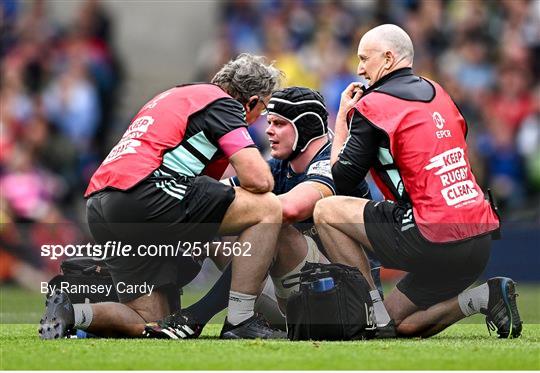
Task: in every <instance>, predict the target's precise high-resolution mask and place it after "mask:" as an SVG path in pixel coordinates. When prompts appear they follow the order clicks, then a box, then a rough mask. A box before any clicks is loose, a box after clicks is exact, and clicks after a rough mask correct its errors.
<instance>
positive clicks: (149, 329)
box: [143, 310, 204, 339]
mask: <svg viewBox="0 0 540 373" xmlns="http://www.w3.org/2000/svg"><path fill="white" fill-rule="evenodd" d="M203 328H204V324H200V323H198V322H197V320H195V318H194V317H193V316H191V315H190V314H189V313H186V312H183V311H181V310H180V311H177V312H175V313H173V314H171V315H169V316H167V317H166V318H164V319H163V320H159V321H157V322H151V323H148V324H146V326H145V327H144V331H143V336H144V337H147V338H157V339H195V338H198V337H199V336H200V335H201V333H202V331H203Z"/></svg>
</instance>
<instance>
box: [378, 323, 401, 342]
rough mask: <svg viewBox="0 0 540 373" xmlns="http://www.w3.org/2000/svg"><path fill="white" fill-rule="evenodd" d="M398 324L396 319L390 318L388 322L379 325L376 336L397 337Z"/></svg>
mask: <svg viewBox="0 0 540 373" xmlns="http://www.w3.org/2000/svg"><path fill="white" fill-rule="evenodd" d="M396 335H397V333H396V324H395V322H394V320H390V321H389V322H388V324H386V325H382V326H379V325H377V331H376V334H375V337H376V338H380V339H384V338H396Z"/></svg>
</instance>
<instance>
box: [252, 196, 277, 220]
mask: <svg viewBox="0 0 540 373" xmlns="http://www.w3.org/2000/svg"><path fill="white" fill-rule="evenodd" d="M255 213H256V214H257V217H258V218H259V221H260V222H261V223H275V224H281V221H282V209H281V202H280V200H279V198H278V197H277V196H276V195H275V194H274V193H265V194H263V195H261V196H259V197H258V201H257V206H256V207H255Z"/></svg>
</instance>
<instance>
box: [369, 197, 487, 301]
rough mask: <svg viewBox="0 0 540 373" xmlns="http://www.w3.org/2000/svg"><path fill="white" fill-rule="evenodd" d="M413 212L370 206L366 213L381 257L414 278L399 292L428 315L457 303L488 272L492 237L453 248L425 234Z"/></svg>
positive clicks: (391, 205)
mask: <svg viewBox="0 0 540 373" xmlns="http://www.w3.org/2000/svg"><path fill="white" fill-rule="evenodd" d="M404 215H406V216H407V217H409V218H410V217H412V211H410V207H403V206H400V205H397V204H394V203H392V202H390V201H382V202H376V201H370V202H368V203H367V204H366V207H365V209H364V222H365V228H366V233H367V236H368V239H369V242H370V243H371V246H372V248H373V251H374V254H375V256H377V257H378V258H379V260H380V261H381V263H382V265H383V266H384V267H386V268H393V269H399V270H402V271H405V272H408V273H407V275H405V277H404V278H403V279H402V280H401V281H400V282H399V283H398V284H397V288H398V289H399V290H400V291H401V292H402V293H403V294H405V295H406V296H407V298H409V299H410V300H411V301H412V302H413V303H414V304H415V305H416V306H418V307H420V308H423V309H426V308H429V307H430V306H432V305H434V304H437V303H440V302H442V301H445V300H448V299H451V298H453V297H455V296H457V295H458V294H459V293H461V292H462V291H463V290H465V289H466V288H468V287H469V286H470V285H471V284H473V283H474V282H475V281H476V280H477V279H478V277H480V275H481V274H482V272H483V271H484V268H485V267H486V264H487V262H488V260H489V254H490V251H491V235H489V234H487V235H483V236H478V237H473V238H470V239H467V240H464V241H459V242H451V243H433V242H429V241H427V240H426V239H425V238H424V237H423V236H422V234H421V233H420V231H419V229H418V227H417V226H416V224H414V221H412V222H411V221H410V220H408V221H407V222H406V223H403V219H404Z"/></svg>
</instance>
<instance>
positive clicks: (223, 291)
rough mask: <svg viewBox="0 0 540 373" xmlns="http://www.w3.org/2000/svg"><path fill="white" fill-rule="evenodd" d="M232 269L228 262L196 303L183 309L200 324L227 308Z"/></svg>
mask: <svg viewBox="0 0 540 373" xmlns="http://www.w3.org/2000/svg"><path fill="white" fill-rule="evenodd" d="M231 277H232V270H231V265H230V264H229V265H228V266H227V268H225V271H223V273H222V274H221V277H220V278H219V279H218V280H217V281H216V283H215V284H214V286H212V289H210V291H209V292H208V293H206V295H205V296H204V297H202V298H201V299H200V300H199V301H198V302H197V303H194V304H192V305H191V306H189V307H188V308H186V309H185V311H186V312H189V313H190V314H191V315H193V316H194V317H195V319H197V321H198V322H200V323H201V324H206V323H207V322H208V321H210V319H211V318H212V317H214V316H215V315H216V314H217V313H219V312H221V311H223V310H224V309H225V308H227V305H228V303H229V290H230V289H231Z"/></svg>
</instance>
